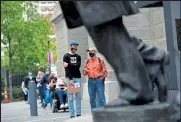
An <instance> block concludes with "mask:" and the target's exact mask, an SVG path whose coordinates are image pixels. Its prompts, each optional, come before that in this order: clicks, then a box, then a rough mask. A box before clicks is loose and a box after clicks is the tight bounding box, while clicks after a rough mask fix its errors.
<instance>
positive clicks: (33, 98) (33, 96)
mask: <svg viewBox="0 0 181 122" xmlns="http://www.w3.org/2000/svg"><path fill="white" fill-rule="evenodd" d="M29 79H30V81H29V102H30V113H31V116H38V110H37V93H36V83H35V81H33V79H32V75H29Z"/></svg>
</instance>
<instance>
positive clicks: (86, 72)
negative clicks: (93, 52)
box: [83, 61, 88, 76]
mask: <svg viewBox="0 0 181 122" xmlns="http://www.w3.org/2000/svg"><path fill="white" fill-rule="evenodd" d="M87 74H88V71H87V61H85V64H84V69H83V75H84V76H86V75H87Z"/></svg>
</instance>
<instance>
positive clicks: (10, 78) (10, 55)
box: [8, 36, 13, 101]
mask: <svg viewBox="0 0 181 122" xmlns="http://www.w3.org/2000/svg"><path fill="white" fill-rule="evenodd" d="M8 42H9V92H10V101H12V99H13V88H12V75H11V64H12V52H11V38H10V37H9V36H8Z"/></svg>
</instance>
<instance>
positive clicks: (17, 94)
mask: <svg viewBox="0 0 181 122" xmlns="http://www.w3.org/2000/svg"><path fill="white" fill-rule="evenodd" d="M7 91H8V98H9V96H10V95H9V94H10V92H9V89H8V90H7ZM23 97H24V93H23V91H22V89H21V87H18V86H17V87H13V100H12V101H19V100H23Z"/></svg>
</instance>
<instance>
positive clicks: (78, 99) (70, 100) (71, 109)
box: [67, 78, 81, 116]
mask: <svg viewBox="0 0 181 122" xmlns="http://www.w3.org/2000/svg"><path fill="white" fill-rule="evenodd" d="M73 81H74V82H75V83H80V86H81V78H73ZM69 82H70V80H69V78H67V84H69ZM67 96H68V104H69V113H70V116H75V112H74V103H73V93H71V94H69V93H68V92H67ZM75 100H76V114H77V115H81V93H80V92H79V93H75Z"/></svg>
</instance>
